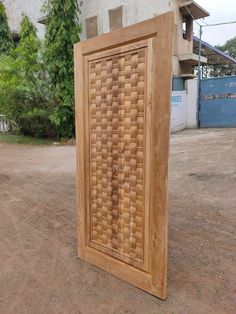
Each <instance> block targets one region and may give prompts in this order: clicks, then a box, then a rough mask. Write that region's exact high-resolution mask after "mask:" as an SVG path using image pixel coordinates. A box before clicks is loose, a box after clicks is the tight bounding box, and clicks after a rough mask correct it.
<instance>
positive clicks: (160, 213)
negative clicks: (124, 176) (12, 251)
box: [74, 12, 174, 299]
mask: <svg viewBox="0 0 236 314" xmlns="http://www.w3.org/2000/svg"><path fill="white" fill-rule="evenodd" d="M173 24H174V22H173V12H169V13H166V14H163V15H161V16H157V17H154V18H152V19H150V20H147V21H144V22H141V23H138V24H135V25H132V26H129V27H126V28H123V29H120V30H117V31H114V32H112V33H108V34H104V35H101V36H98V37H96V38H93V39H89V40H87V41H82V42H80V43H77V44H75V47H74V55H75V109H76V110H75V112H76V138H77V140H76V141H77V207H78V255H79V257H80V258H81V259H83V260H86V261H88V262H90V263H92V264H94V265H96V266H98V267H100V268H102V269H104V270H106V271H108V272H110V273H111V274H113V275H115V276H117V277H119V278H121V279H123V280H125V281H128V282H130V283H131V284H133V285H135V286H137V287H139V288H141V289H143V290H145V291H147V292H149V293H151V294H153V295H155V296H157V297H159V298H161V299H165V298H166V296H167V232H168V230H167V199H168V152H169V129H170V91H171V69H172V42H173ZM146 39H152V44H153V46H152V65H151V67H152V71H153V73H152V80H153V82H152V86H151V98H150V101H149V103H148V104H147V105H148V106H150V110H151V115H150V119H151V121H150V123H151V126H152V129H151V146H152V150H151V163H150V173H151V175H150V181H149V184H150V192H149V193H150V195H149V206H150V216H151V218H152V219H150V220H149V227H150V236H149V246H150V247H149V252H150V253H149V254H150V255H149V258H150V262H149V263H150V269H149V271H148V272H145V271H142V270H140V269H137V268H135V267H132V266H130V265H128V264H126V263H124V262H121V261H119V260H117V259H114V258H113V257H111V256H107V255H105V254H104V253H102V252H99V251H97V250H95V249H94V248H91V247H88V246H87V244H86V234H85V233H86V230H85V226H86V212H87V191H86V186H87V185H88V172H87V169H86V163H88V162H87V161H86V119H85V99H86V97H87V96H86V93H87V89H86V80H85V71H86V68H85V59H86V58H87V57H88V56H89V55H91V54H95V53H99V52H102V51H104V50H108V49H114V48H118V47H122V46H124V45H128V44H131V43H135V42H139V41H142V40H146Z"/></svg>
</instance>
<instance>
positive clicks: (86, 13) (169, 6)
mask: <svg viewBox="0 0 236 314" xmlns="http://www.w3.org/2000/svg"><path fill="white" fill-rule="evenodd" d="M79 3H80V9H81V13H82V14H81V22H82V26H83V32H82V35H81V39H85V38H86V34H85V29H86V27H85V20H86V19H87V18H89V17H93V16H98V33H99V34H103V33H107V32H109V31H110V27H109V17H108V10H110V9H115V8H117V7H120V6H122V7H123V26H128V25H131V24H135V23H138V22H141V21H144V20H146V19H149V18H152V17H154V16H155V15H160V14H162V13H165V12H168V11H173V10H174V9H175V8H176V6H177V4H176V1H175V0H169V1H167V0H87V1H79Z"/></svg>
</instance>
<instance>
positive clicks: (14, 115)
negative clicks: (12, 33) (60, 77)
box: [0, 16, 55, 137]
mask: <svg viewBox="0 0 236 314" xmlns="http://www.w3.org/2000/svg"><path fill="white" fill-rule="evenodd" d="M39 49H40V41H39V39H38V38H37V30H36V28H35V26H34V25H33V24H32V22H31V21H30V20H29V18H28V17H27V16H24V17H23V19H22V22H21V26H20V43H19V46H18V47H17V48H15V49H12V50H11V52H10V53H9V55H7V56H4V57H2V58H1V59H0V73H1V74H0V110H1V112H3V113H4V114H5V115H6V117H7V118H8V119H10V120H13V121H14V122H15V123H16V125H17V127H18V129H19V131H20V133H23V134H25V135H33V136H36V137H53V136H55V131H54V129H53V125H52V123H51V120H50V114H51V113H52V112H53V109H52V108H53V103H52V100H51V99H52V97H51V96H50V90H49V88H48V85H47V81H46V79H47V77H46V74H45V73H46V71H45V69H44V65H43V63H42V62H41V60H40V54H39Z"/></svg>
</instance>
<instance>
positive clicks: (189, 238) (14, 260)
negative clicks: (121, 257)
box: [0, 129, 236, 314]
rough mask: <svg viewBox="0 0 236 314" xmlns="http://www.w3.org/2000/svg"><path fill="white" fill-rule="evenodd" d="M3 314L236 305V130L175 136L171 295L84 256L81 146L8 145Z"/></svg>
mask: <svg viewBox="0 0 236 314" xmlns="http://www.w3.org/2000/svg"><path fill="white" fill-rule="evenodd" d="M0 165H1V166H0V313H1V314H5V313H6V314H9V313H20V314H23V313H30V314H31V313H32V314H37V313H42V314H47V313H58V314H59V313H62V314H68V313H78V314H79V313H81V314H84V313H85V314H87V313H88V314H93V313H98V314H100V313H103V314H106V313H108V314H111V313H112V314H113V313H114V314H118V313H120V314H129V313H130V314H131V313H140V314H159V313H160V314H164V313H173V314H184V313H186V314H189V313H196V314H205V313H206V314H224V313H227V314H230V313H232V314H233V313H235V311H236V129H231V130H230V129H228V130H223V129H222V130H211V131H210V130H200V131H196V130H195V131H184V132H181V133H178V134H175V135H172V139H171V159H170V202H169V274H168V277H169V297H168V299H167V300H166V301H164V302H163V301H161V300H159V299H157V298H155V297H153V296H151V295H149V294H147V293H145V292H143V291H141V290H139V289H137V288H135V287H133V286H131V285H129V284H128V283H125V282H123V281H121V280H119V279H117V278H115V277H113V276H111V275H109V274H107V273H106V272H104V271H102V270H100V269H98V268H96V267H94V266H92V265H89V264H87V263H85V262H83V261H80V260H79V259H78V258H77V252H76V205H75V189H76V188H75V147H74V146H63V147H57V146H50V147H33V146H17V145H7V144H3V143H0Z"/></svg>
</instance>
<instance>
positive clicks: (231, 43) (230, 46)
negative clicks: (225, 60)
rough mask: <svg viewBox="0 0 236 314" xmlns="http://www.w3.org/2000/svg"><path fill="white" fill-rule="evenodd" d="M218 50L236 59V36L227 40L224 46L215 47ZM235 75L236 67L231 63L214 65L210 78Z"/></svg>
mask: <svg viewBox="0 0 236 314" xmlns="http://www.w3.org/2000/svg"><path fill="white" fill-rule="evenodd" d="M216 48H218V49H219V50H221V51H223V52H225V53H227V54H228V55H229V56H231V57H233V58H234V59H236V36H235V37H233V38H232V39H230V40H227V41H226V43H225V44H224V45H218V46H216ZM235 73H236V65H235V64H233V63H229V64H226V65H214V66H212V69H211V72H210V74H211V76H213V77H218V76H227V75H232V74H235Z"/></svg>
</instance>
